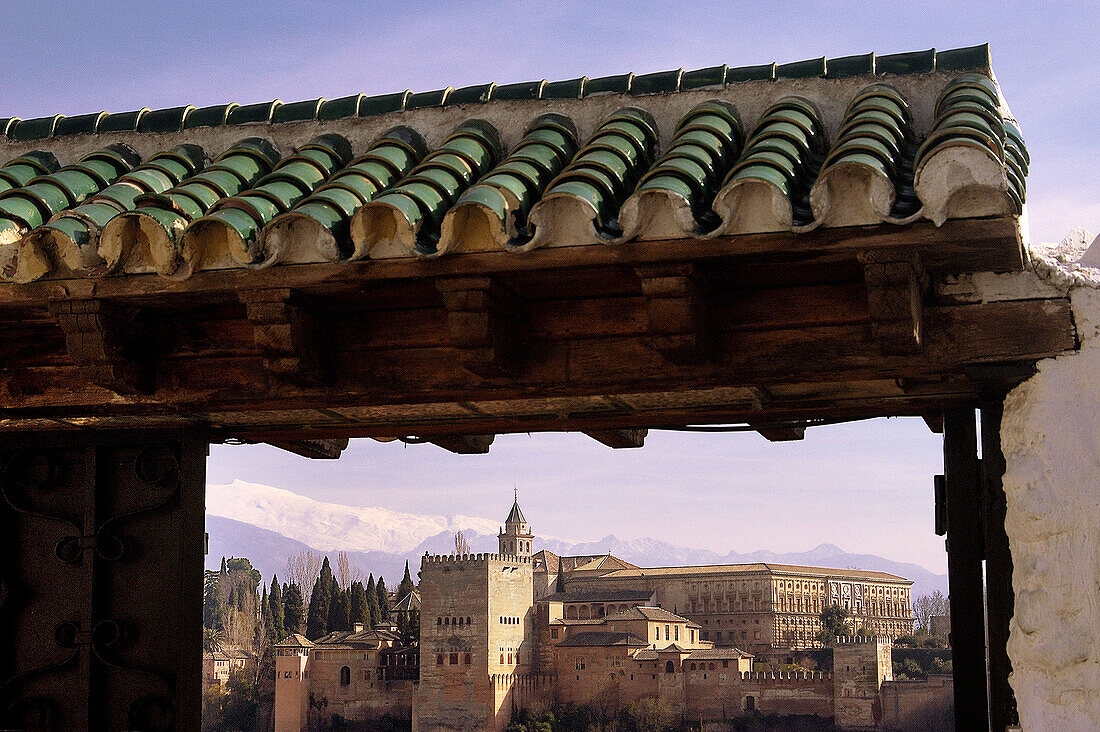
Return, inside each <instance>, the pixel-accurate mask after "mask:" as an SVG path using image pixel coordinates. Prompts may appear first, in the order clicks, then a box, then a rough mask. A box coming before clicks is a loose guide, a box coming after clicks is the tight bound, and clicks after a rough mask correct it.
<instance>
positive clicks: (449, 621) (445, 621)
mask: <svg viewBox="0 0 1100 732" xmlns="http://www.w3.org/2000/svg"><path fill="white" fill-rule="evenodd" d="M443 624H444V625H450V624H451V619H450V618H443Z"/></svg>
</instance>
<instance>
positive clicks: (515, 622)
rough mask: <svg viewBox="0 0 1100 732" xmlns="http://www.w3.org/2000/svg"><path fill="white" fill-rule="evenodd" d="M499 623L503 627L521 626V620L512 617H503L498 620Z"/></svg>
mask: <svg viewBox="0 0 1100 732" xmlns="http://www.w3.org/2000/svg"><path fill="white" fill-rule="evenodd" d="M466 622H469V621H466ZM497 622H499V623H500V624H501V625H519V623H520V619H519V618H517V617H515V616H512V615H501V616H500V617H498V618H497Z"/></svg>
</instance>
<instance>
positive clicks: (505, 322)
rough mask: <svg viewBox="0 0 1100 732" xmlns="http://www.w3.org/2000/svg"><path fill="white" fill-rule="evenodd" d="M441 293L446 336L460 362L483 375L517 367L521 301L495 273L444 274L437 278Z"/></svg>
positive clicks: (468, 368)
mask: <svg viewBox="0 0 1100 732" xmlns="http://www.w3.org/2000/svg"><path fill="white" fill-rule="evenodd" d="M436 287H437V288H438V289H439V291H440V293H441V294H442V295H443V307H444V310H445V318H446V328H447V338H448V341H449V342H450V344H451V346H453V347H454V348H455V349H456V350H457V351H458V352H459V354H460V356H459V358H460V360H461V362H462V366H463V367H464V368H465V369H466V370H467V371H469V372H470V373H472V374H474V375H475V376H480V377H483V378H492V377H494V376H501V375H509V374H513V373H515V372H516V371H517V370H518V368H519V333H518V323H519V321H520V318H521V305H520V301H519V298H517V297H516V295H515V293H513V292H512V291H511V290H510V289H509V288H508V287H507V286H505V285H504V284H503V283H502V282H501V281H500V279H499V278H497V277H445V278H441V279H438V280H436Z"/></svg>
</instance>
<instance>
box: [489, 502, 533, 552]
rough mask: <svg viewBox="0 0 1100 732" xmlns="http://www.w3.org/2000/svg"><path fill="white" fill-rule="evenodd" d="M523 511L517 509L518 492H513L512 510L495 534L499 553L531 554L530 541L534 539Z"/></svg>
mask: <svg viewBox="0 0 1100 732" xmlns="http://www.w3.org/2000/svg"><path fill="white" fill-rule="evenodd" d="M534 538H535V537H534V535H533V534H532V533H531V527H530V526H528V524H527V519H525V518H524V517H523V511H521V510H520V509H519V493H518V492H517V493H516V494H515V500H514V501H513V502H512V510H511V511H510V512H509V513H508V518H507V519H505V520H504V529H503V530H502V531H501V532H500V534H499V535H498V536H497V541H498V547H499V553H500V554H503V555H505V556H518V557H529V556H531V552H532V549H531V541H532V540H533V539H534Z"/></svg>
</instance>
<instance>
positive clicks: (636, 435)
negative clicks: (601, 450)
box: [584, 429, 649, 449]
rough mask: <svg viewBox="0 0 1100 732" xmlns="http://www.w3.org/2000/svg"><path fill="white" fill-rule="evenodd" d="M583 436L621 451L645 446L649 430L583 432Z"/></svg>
mask: <svg viewBox="0 0 1100 732" xmlns="http://www.w3.org/2000/svg"><path fill="white" fill-rule="evenodd" d="M584 434H586V435H588V436H589V437H591V438H592V439H593V440H595V441H596V442H600V443H603V444H604V445H607V446H608V447H613V448H616V449H623V448H632V447H642V446H643V445H645V438H646V435H647V434H649V430H647V429H625V430H584Z"/></svg>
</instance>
